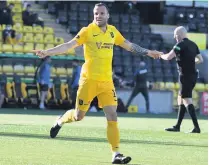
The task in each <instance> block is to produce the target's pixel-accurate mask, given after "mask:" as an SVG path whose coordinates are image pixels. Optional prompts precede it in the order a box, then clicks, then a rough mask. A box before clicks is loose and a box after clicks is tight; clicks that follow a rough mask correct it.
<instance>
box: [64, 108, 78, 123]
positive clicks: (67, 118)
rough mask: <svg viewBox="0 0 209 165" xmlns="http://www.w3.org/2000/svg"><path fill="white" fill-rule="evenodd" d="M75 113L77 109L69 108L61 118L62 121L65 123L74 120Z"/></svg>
mask: <svg viewBox="0 0 209 165" xmlns="http://www.w3.org/2000/svg"><path fill="white" fill-rule="evenodd" d="M75 113H76V110H75V109H71V110H68V111H67V112H66V113H65V114H64V115H63V116H62V117H61V118H60V120H61V123H62V124H64V123H71V122H74V121H75V118H74V116H75Z"/></svg>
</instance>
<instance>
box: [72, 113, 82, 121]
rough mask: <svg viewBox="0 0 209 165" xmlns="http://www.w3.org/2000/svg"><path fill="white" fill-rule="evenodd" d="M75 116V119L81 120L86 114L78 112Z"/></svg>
mask: <svg viewBox="0 0 209 165" xmlns="http://www.w3.org/2000/svg"><path fill="white" fill-rule="evenodd" d="M74 118H75V121H81V120H82V119H83V118H84V116H83V115H81V114H76V115H75V117H74Z"/></svg>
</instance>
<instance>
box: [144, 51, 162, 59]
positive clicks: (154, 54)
mask: <svg viewBox="0 0 209 165" xmlns="http://www.w3.org/2000/svg"><path fill="white" fill-rule="evenodd" d="M147 55H148V56H150V57H152V58H154V59H158V58H160V56H161V55H163V52H159V51H156V50H149V51H148V54H147Z"/></svg>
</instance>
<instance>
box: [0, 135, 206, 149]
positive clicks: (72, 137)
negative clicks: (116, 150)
mask: <svg viewBox="0 0 209 165" xmlns="http://www.w3.org/2000/svg"><path fill="white" fill-rule="evenodd" d="M0 136H5V137H16V138H35V139H49V140H64V141H77V142H79V141H81V142H102V143H103V142H106V141H107V139H106V138H93V137H78V136H70V137H57V138H55V139H51V138H50V137H49V136H47V135H43V134H28V133H14V132H0ZM121 143H135V144H139V143H140V144H148V145H171V146H185V147H203V148H207V147H208V146H207V145H198V144H197V145H196V144H184V143H179V142H162V141H148V140H128V139H121Z"/></svg>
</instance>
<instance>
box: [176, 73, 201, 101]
mask: <svg viewBox="0 0 209 165" xmlns="http://www.w3.org/2000/svg"><path fill="white" fill-rule="evenodd" d="M196 82H197V74H194V75H189V76H184V75H180V76H179V84H180V89H179V95H180V96H181V97H182V98H192V90H193V88H194V87H195V84H196Z"/></svg>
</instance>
